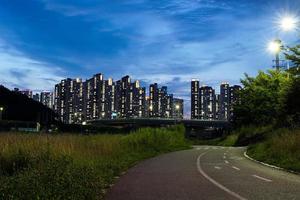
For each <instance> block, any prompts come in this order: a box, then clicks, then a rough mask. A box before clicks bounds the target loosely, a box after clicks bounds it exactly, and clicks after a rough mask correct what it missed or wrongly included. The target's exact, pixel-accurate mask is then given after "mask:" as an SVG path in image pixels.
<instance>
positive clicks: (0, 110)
mask: <svg viewBox="0 0 300 200" xmlns="http://www.w3.org/2000/svg"><path fill="white" fill-rule="evenodd" d="M3 110H4V108H3V107H0V121H1V120H2V113H3Z"/></svg>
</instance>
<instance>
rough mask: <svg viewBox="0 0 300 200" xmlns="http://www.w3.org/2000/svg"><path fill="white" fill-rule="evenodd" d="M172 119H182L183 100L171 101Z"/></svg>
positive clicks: (175, 99)
mask: <svg viewBox="0 0 300 200" xmlns="http://www.w3.org/2000/svg"><path fill="white" fill-rule="evenodd" d="M173 118H175V119H183V99H179V98H174V99H173Z"/></svg>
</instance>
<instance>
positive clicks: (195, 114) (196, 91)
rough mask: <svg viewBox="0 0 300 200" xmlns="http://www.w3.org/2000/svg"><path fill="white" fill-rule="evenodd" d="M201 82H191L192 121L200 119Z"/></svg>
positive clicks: (194, 80)
mask: <svg viewBox="0 0 300 200" xmlns="http://www.w3.org/2000/svg"><path fill="white" fill-rule="evenodd" d="M199 95H200V82H199V81H198V80H197V79H192V82H191V119H200V96H199Z"/></svg>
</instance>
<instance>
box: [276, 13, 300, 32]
mask: <svg viewBox="0 0 300 200" xmlns="http://www.w3.org/2000/svg"><path fill="white" fill-rule="evenodd" d="M297 23H298V20H297V18H296V17H292V16H287V17H284V18H282V19H281V20H280V22H279V25H280V28H281V29H282V30H283V31H292V30H294V29H296V27H297Z"/></svg>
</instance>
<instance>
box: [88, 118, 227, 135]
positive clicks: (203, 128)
mask: <svg viewBox="0 0 300 200" xmlns="http://www.w3.org/2000/svg"><path fill="white" fill-rule="evenodd" d="M87 124H90V125H94V126H99V127H118V128H130V129H136V128H141V127H167V126H171V125H177V124H183V125H184V127H185V130H186V133H185V134H186V137H206V136H207V137H211V136H212V135H215V134H217V135H220V134H223V133H224V132H226V131H228V130H229V129H230V127H231V124H230V122H228V121H223V120H199V119H190V120H188V119H169V118H130V119H98V120H89V121H87Z"/></svg>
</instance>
